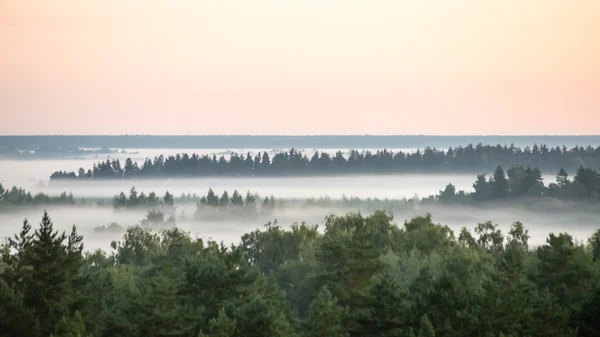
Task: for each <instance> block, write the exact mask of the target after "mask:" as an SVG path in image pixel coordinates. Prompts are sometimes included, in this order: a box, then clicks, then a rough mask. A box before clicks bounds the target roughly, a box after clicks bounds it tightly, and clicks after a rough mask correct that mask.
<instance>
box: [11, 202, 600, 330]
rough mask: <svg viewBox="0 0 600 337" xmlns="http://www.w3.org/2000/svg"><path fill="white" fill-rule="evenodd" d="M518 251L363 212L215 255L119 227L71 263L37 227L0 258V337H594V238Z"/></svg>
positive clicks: (202, 244) (520, 230)
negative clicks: (104, 245)
mask: <svg viewBox="0 0 600 337" xmlns="http://www.w3.org/2000/svg"><path fill="white" fill-rule="evenodd" d="M528 241H529V234H528V231H527V230H526V229H525V226H524V225H523V224H522V223H520V222H515V223H514V224H513V225H512V226H511V228H510V230H509V232H508V233H503V232H501V231H500V229H499V228H498V227H497V226H496V225H494V224H493V223H491V222H486V223H481V224H478V225H477V226H476V227H475V228H474V229H473V230H469V229H467V228H463V229H462V230H461V231H460V232H459V233H454V232H453V231H452V230H450V229H449V228H448V227H447V226H443V225H440V224H436V223H434V222H433V221H432V219H431V217H430V216H424V217H416V218H413V219H412V220H410V221H406V222H405V223H404V224H403V225H401V226H398V225H395V224H394V223H393V219H392V217H391V216H389V215H388V214H386V213H385V212H376V213H374V214H373V215H370V216H366V217H365V216H362V215H360V214H354V213H351V214H347V215H345V216H330V217H328V218H327V219H326V221H325V225H324V230H319V228H318V227H317V226H309V225H307V224H304V223H301V224H295V225H293V226H291V227H290V228H289V229H284V228H282V227H280V226H278V225H276V224H267V225H266V226H265V228H264V229H262V230H255V231H253V232H251V233H248V234H245V235H243V236H242V238H241V242H240V243H239V244H235V245H231V246H229V247H227V246H224V245H222V244H218V243H217V242H214V241H210V240H209V241H204V240H201V239H196V238H192V237H190V236H189V234H187V233H185V232H182V231H181V230H180V229H177V228H174V229H169V230H164V231H161V232H160V233H155V232H150V231H148V230H146V229H143V228H139V227H132V228H129V229H128V230H127V232H126V233H125V234H124V236H123V238H122V239H121V240H120V241H114V242H112V243H111V245H110V246H111V249H112V250H111V251H110V252H108V253H106V252H103V251H96V252H93V253H84V251H83V237H82V236H81V235H79V234H78V232H77V230H76V228H75V227H73V228H72V231H71V232H70V233H59V232H58V231H56V230H55V229H54V227H53V224H52V221H51V219H50V217H49V216H48V214H46V213H44V216H43V218H42V221H41V223H40V225H39V226H37V228H36V229H35V230H34V229H33V227H32V226H31V225H30V224H29V222H28V221H27V220H26V221H25V222H24V223H23V227H22V230H21V232H20V233H18V234H16V235H15V236H14V237H11V238H9V239H8V240H7V241H6V243H5V244H3V245H2V247H1V249H0V252H1V255H0V336H28V337H38V336H39V337H42V336H54V337H63V336H64V337H66V336H82V337H83V336H85V337H102V336H106V337H108V336H110V337H120V336H122V337H125V336H127V337H136V336H140V337H142V336H143V337H158V336H161V337H162V336H181V337H186V336H189V337H198V336H210V337H233V336H248V337H264V336H273V337H293V336H298V337H317V336H344V337H358V336H373V337H375V336H377V337H379V336H401V337H403V336H406V337H412V336H415V337H416V336H423V337H425V336H427V337H429V336H437V337H440V336H441V337H452V336H483V337H488V336H489V337H500V336H504V337H508V336H531V337H537V336H539V337H548V336H556V337H569V336H581V337H588V336H598V334H599V333H600V320H598V317H599V315H600V262H598V259H599V257H600V230H599V231H596V232H595V233H594V234H593V235H592V236H591V237H590V238H589V240H588V241H587V242H585V243H579V242H575V241H574V240H573V238H572V237H571V236H570V235H569V234H567V233H558V234H550V235H549V236H548V238H547V240H546V243H545V244H544V245H541V246H539V247H535V248H531V247H529V244H528Z"/></svg>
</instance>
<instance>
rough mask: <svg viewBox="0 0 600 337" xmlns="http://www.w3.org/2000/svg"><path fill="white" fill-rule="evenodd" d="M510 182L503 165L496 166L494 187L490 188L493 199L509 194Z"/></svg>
mask: <svg viewBox="0 0 600 337" xmlns="http://www.w3.org/2000/svg"><path fill="white" fill-rule="evenodd" d="M508 192H509V184H508V179H506V175H505V174H504V170H503V169H502V167H501V166H498V167H496V170H495V171H494V178H493V180H492V187H491V189H490V197H491V198H492V199H498V198H504V197H506V196H507V195H508Z"/></svg>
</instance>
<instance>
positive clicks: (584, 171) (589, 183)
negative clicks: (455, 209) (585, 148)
mask: <svg viewBox="0 0 600 337" xmlns="http://www.w3.org/2000/svg"><path fill="white" fill-rule="evenodd" d="M523 197H529V198H556V199H561V200H576V201H582V200H589V201H597V200H599V199H600V172H599V171H598V170H595V169H590V168H584V167H583V166H580V167H579V168H578V169H577V170H576V171H575V174H574V175H573V177H572V178H571V177H570V176H569V174H568V173H567V172H566V171H565V170H564V169H560V170H559V171H558V173H557V174H556V179H555V182H551V183H548V184H546V183H544V181H543V177H542V171H541V170H540V169H539V168H537V167H536V168H531V167H524V166H521V165H516V166H513V167H510V168H509V169H507V170H506V171H505V170H504V169H503V168H502V166H498V167H496V169H495V170H494V172H493V174H492V175H490V176H489V177H488V176H487V174H478V175H477V176H476V180H475V182H474V183H473V191H472V192H468V191H462V190H461V191H457V190H456V187H455V186H454V185H453V184H452V183H449V184H448V185H447V186H446V187H445V188H443V189H441V190H440V191H439V193H437V194H435V195H430V196H427V197H423V198H412V199H402V200H390V199H378V198H373V199H360V198H357V197H352V196H349V197H346V196H344V197H342V198H341V199H331V198H327V197H321V198H318V199H316V198H309V199H306V200H301V201H299V200H285V199H276V198H275V197H274V196H269V197H264V198H262V197H261V196H260V195H257V194H252V193H250V191H247V192H246V194H245V196H243V195H242V193H240V192H238V191H237V190H234V191H232V192H229V191H223V192H222V194H221V195H217V194H216V193H215V191H213V190H212V189H210V188H209V190H208V192H207V194H206V195H203V196H200V195H198V194H196V193H194V194H191V193H188V194H182V195H181V196H179V197H175V196H173V195H172V194H171V193H169V192H168V191H167V192H166V193H165V195H164V196H163V197H159V196H158V195H157V194H156V193H155V192H150V193H148V194H146V193H144V192H141V193H138V191H137V190H136V189H135V187H132V189H131V190H130V191H129V195H126V193H125V192H121V193H119V194H118V195H115V196H114V197H113V199H112V205H113V207H114V208H115V209H122V208H146V209H153V208H157V207H161V206H163V205H167V206H169V207H172V206H173V205H174V204H175V203H176V202H181V203H196V204H198V208H199V209H200V208H207V207H212V208H215V209H217V210H218V209H220V210H221V215H222V214H224V211H226V212H228V211H230V210H232V209H236V210H242V209H244V210H245V212H244V213H243V214H246V215H248V214H249V213H256V211H257V207H260V208H262V209H263V210H268V209H274V208H275V207H279V208H282V207H285V205H286V204H294V205H298V204H299V203H301V205H302V206H323V207H331V206H343V207H348V206H353V207H355V208H356V209H360V208H362V207H361V206H365V205H366V204H368V205H369V206H370V210H371V211H372V210H375V209H384V210H386V211H394V210H397V209H404V208H406V207H412V206H413V205H414V204H415V203H416V202H420V203H423V204H430V203H444V204H447V203H450V204H451V203H461V204H478V203H483V204H485V203H486V202H491V201H500V200H501V201H508V202H510V201H515V202H516V201H518V200H519V199H520V198H523ZM75 203H77V201H76V200H75V198H74V197H73V195H72V194H71V193H69V194H67V193H66V192H63V193H62V194H60V195H59V196H49V195H46V194H44V193H41V192H40V193H38V194H36V195H32V194H31V192H28V191H25V190H24V189H22V188H17V187H16V186H15V187H12V189H8V190H5V189H4V187H3V186H2V184H0V206H2V205H5V206H8V205H12V206H17V205H45V204H75ZM79 203H85V200H79ZM98 203H99V204H104V203H105V201H104V200H100V201H99V202H98ZM226 212H225V213H226ZM238 213H239V212H238ZM240 214H241V213H240Z"/></svg>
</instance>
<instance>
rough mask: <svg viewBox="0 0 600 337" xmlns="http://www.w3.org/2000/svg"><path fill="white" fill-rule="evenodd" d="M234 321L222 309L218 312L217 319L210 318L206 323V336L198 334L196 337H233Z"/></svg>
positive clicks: (201, 333)
mask: <svg viewBox="0 0 600 337" xmlns="http://www.w3.org/2000/svg"><path fill="white" fill-rule="evenodd" d="M235 330H236V321H235V319H234V318H230V317H229V316H228V315H227V313H225V310H224V309H221V310H220V311H219V316H217V318H211V320H210V321H209V322H208V331H209V332H208V334H204V333H203V332H200V335H199V336H198V337H234V336H236V335H235Z"/></svg>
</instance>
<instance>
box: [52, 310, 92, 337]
mask: <svg viewBox="0 0 600 337" xmlns="http://www.w3.org/2000/svg"><path fill="white" fill-rule="evenodd" d="M84 333H85V324H84V323H83V318H82V317H81V313H80V312H79V311H76V312H75V315H74V316H73V317H72V318H67V317H65V316H63V317H62V318H61V319H60V321H58V323H57V324H56V328H55V329H54V333H53V334H52V336H53V337H83V336H84Z"/></svg>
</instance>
